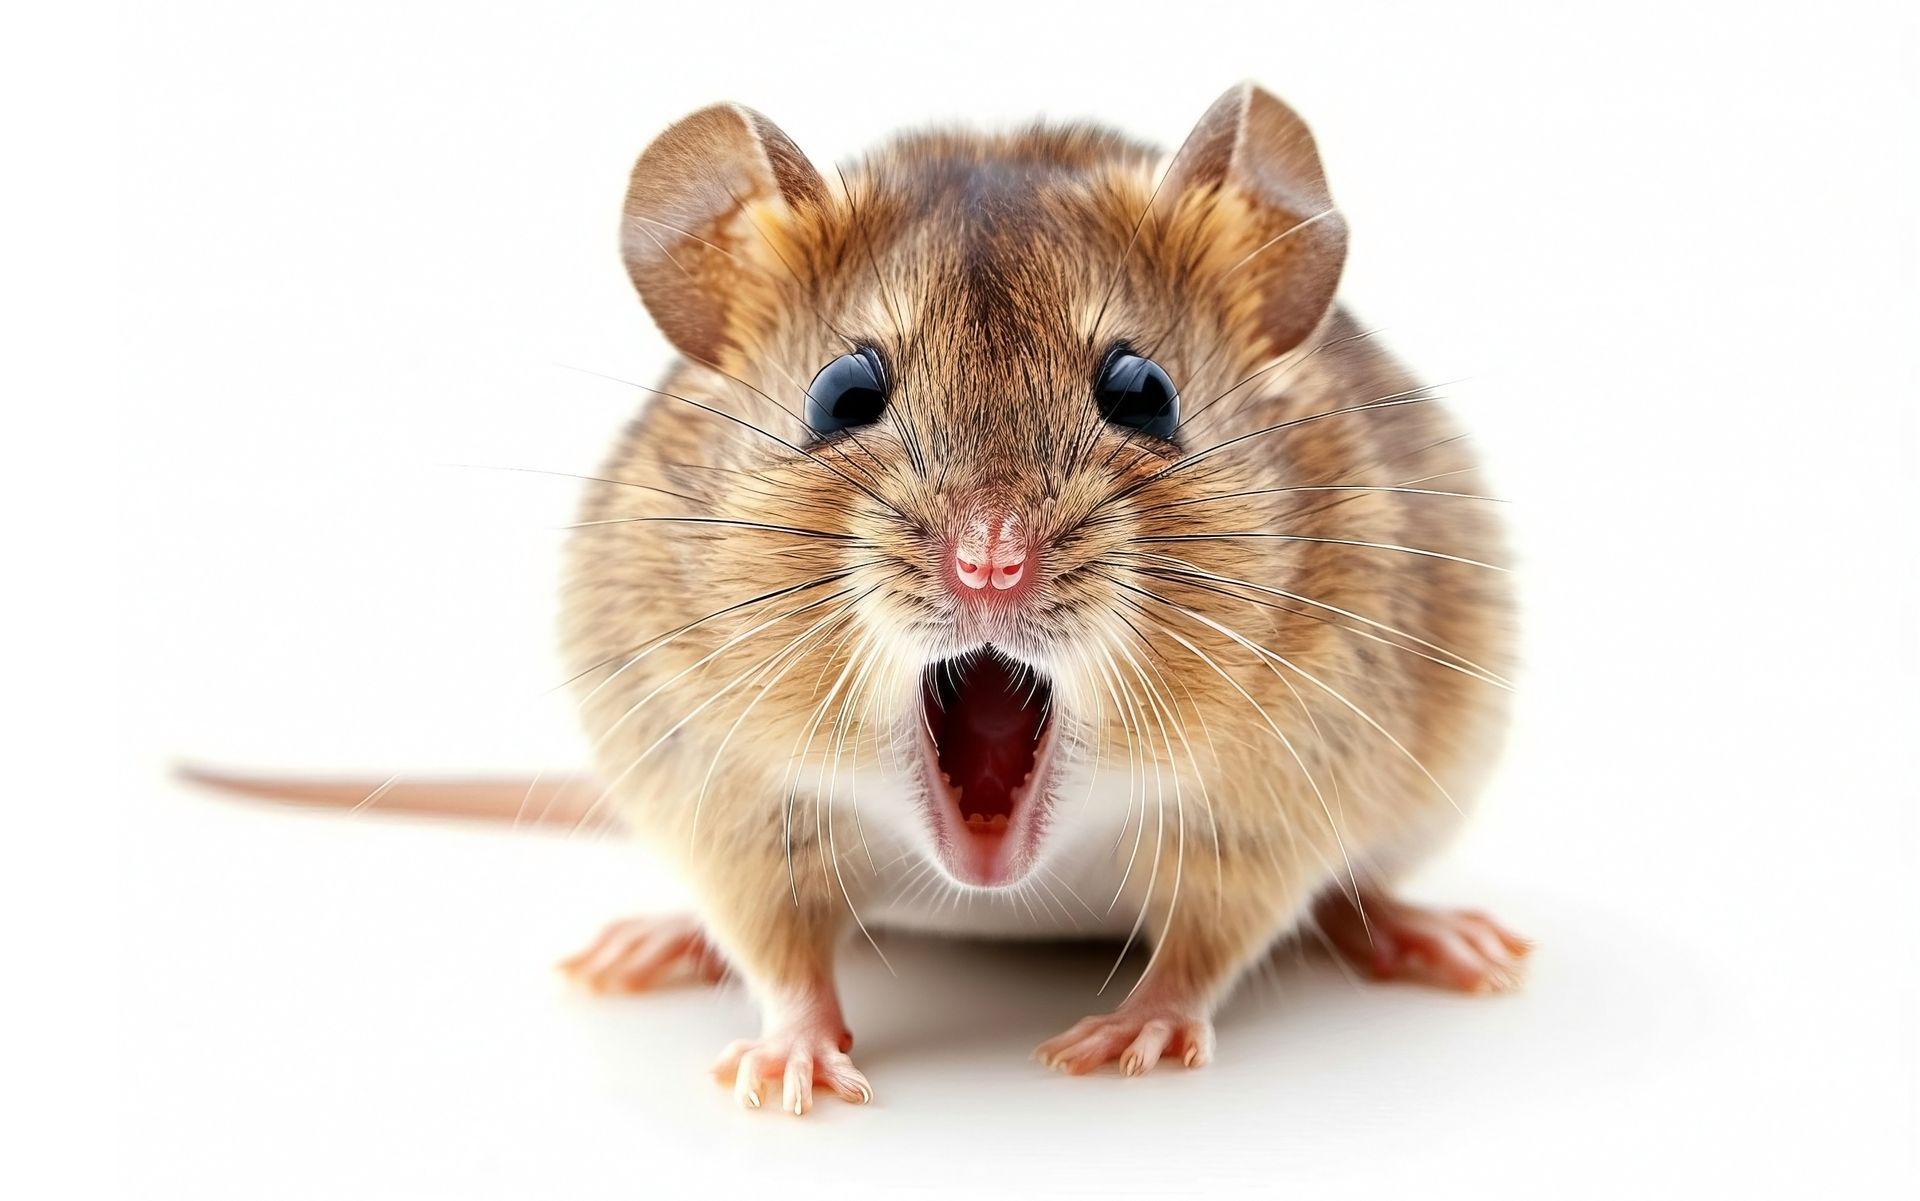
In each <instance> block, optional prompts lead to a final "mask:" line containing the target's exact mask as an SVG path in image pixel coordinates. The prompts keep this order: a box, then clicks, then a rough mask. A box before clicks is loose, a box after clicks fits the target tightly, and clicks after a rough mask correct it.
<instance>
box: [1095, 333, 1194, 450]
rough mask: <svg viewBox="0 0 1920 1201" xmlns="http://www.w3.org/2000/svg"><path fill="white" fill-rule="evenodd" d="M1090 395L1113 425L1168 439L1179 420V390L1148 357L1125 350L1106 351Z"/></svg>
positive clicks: (1171, 437) (1171, 436)
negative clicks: (1102, 364) (1104, 364)
mask: <svg viewBox="0 0 1920 1201" xmlns="http://www.w3.org/2000/svg"><path fill="white" fill-rule="evenodd" d="M1093 395H1094V399H1095V400H1097V401H1098V402H1099V403H1100V413H1101V415H1102V416H1104V417H1105V418H1106V419H1107V420H1108V421H1111V422H1112V423H1113V424H1115V425H1124V426H1126V427H1127V428H1128V429H1135V430H1139V431H1140V432H1141V433H1144V434H1152V435H1153V436H1154V437H1156V438H1163V439H1166V440H1168V441H1171V440H1172V439H1173V431H1174V427H1175V426H1177V425H1179V424H1180V393H1179V392H1177V391H1176V390H1175V389H1174V386H1173V380H1172V379H1170V378H1168V376H1167V373H1166V372H1165V371H1163V370H1161V368H1160V364H1158V363H1156V362H1154V361H1153V360H1152V359H1148V358H1143V357H1141V356H1140V355H1137V354H1129V353H1127V352H1126V351H1125V350H1121V351H1117V352H1115V353H1114V354H1111V355H1108V356H1107V363H1106V366H1104V367H1102V368H1101V369H1100V381H1099V383H1098V384H1096V385H1095V387H1094V393H1093Z"/></svg>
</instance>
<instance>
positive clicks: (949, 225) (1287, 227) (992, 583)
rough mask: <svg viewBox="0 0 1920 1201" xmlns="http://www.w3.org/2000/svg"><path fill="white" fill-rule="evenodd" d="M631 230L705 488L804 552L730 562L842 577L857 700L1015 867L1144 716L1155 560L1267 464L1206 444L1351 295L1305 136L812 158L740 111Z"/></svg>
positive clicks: (625, 228)
mask: <svg viewBox="0 0 1920 1201" xmlns="http://www.w3.org/2000/svg"><path fill="white" fill-rule="evenodd" d="M621 246H622V251H623V254H624V257H625V261H626V266H627V270H628V272H629V274H630V276H631V277H632V279H633V282H634V285H635V287H636V288H637V289H638V290H639V292H640V295H641V298H642V299H643V300H644V301H645V303H646V306H647V308H648V310H649V311H650V312H651V313H652V315H653V317H654V319H655V321H656V322H657V323H658V324H659V326H660V328H661V330H662V331H664V332H665V334H666V335H667V337H668V338H669V339H671V340H672V342H673V343H674V345H675V346H676V347H677V348H678V349H679V350H680V351H681V353H682V354H683V355H684V356H685V357H686V358H687V359H688V360H689V362H690V363H691V364H692V365H693V366H692V367H691V368H690V369H689V370H688V372H686V373H683V375H682V376H681V377H680V378H681V380H682V381H683V382H682V383H680V384H679V385H677V386H678V387H680V388H681V389H682V390H683V391H687V392H689V395H687V396H686V397H685V399H690V400H693V401H697V402H698V405H699V406H700V407H702V408H706V409H709V410H712V411H715V412H717V414H719V415H720V416H716V415H715V412H710V413H708V414H704V415H702V416H703V419H704V420H708V421H710V422H711V423H712V425H713V426H714V427H716V428H715V429H714V430H713V436H714V437H716V438H720V437H723V436H726V435H729V434H739V435H741V436H739V437H737V438H733V439H732V442H733V443H736V444H737V449H736V450H735V451H734V452H733V458H732V459H731V461H729V462H727V463H726V467H727V468H729V469H730V470H731V474H727V475H709V476H708V477H707V478H704V479H703V480H701V481H699V482H698V484H699V486H700V487H701V488H702V489H703V496H704V497H705V498H707V499H709V500H710V502H711V504H712V505H713V507H714V508H715V510H716V511H718V512H721V513H723V514H724V515H726V516H727V517H729V518H733V519H738V520H741V521H755V522H762V523H767V524H770V525H771V524H777V525H779V526H782V527H786V528H788V529H791V530H794V531H804V532H805V534H804V536H805V537H806V538H808V539H810V541H809V544H808V545H807V546H806V547H804V548H801V549H800V551H799V552H798V553H793V554H784V555H768V554H766V553H765V548H764V546H756V547H755V548H754V549H752V550H751V551H742V552H741V553H742V554H743V555H750V556H752V558H751V560H750V561H746V562H742V563H741V564H738V565H736V570H737V571H738V573H739V577H740V578H741V579H742V580H745V581H752V582H754V583H755V584H757V585H758V586H759V587H760V588H765V587H768V586H771V585H772V584H774V583H778V582H779V581H778V580H775V579H774V578H773V577H774V576H777V575H779V574H780V573H781V572H790V573H792V576H793V579H792V581H791V582H793V583H794V584H795V585H796V586H799V585H802V584H805V582H806V581H807V580H808V579H810V578H814V577H820V578H826V577H831V578H832V580H833V581H834V584H835V587H836V588H838V589H839V590H840V591H841V592H842V593H843V594H844V597H845V599H844V600H843V601H842V602H840V603H841V604H842V605H843V607H844V609H845V612H846V615H847V620H848V621H849V622H850V623H851V624H852V626H853V627H854V631H853V632H854V634H855V638H854V639H853V640H852V643H853V645H854V646H856V647H857V648H858V654H859V655H860V656H862V657H863V658H864V660H865V661H863V662H862V663H861V664H860V665H859V667H858V668H857V669H856V671H855V672H854V674H853V675H852V676H851V677H850V678H851V679H852V681H853V682H852V683H851V684H849V685H848V687H849V689H850V690H851V689H858V690H863V691H865V692H866V693H867V695H866V696H864V697H862V698H861V699H860V701H859V702H858V703H856V704H854V705H852V706H851V707H849V708H846V709H845V710H844V712H845V713H846V714H849V715H851V714H856V713H864V714H866V715H867V716H866V717H865V719H864V720H865V722H866V724H868V725H869V726H871V727H872V730H873V733H874V734H875V736H876V737H877V738H878V739H879V740H880V741H881V742H882V743H883V744H884V745H887V746H889V747H891V748H893V749H894V750H895V751H897V752H899V753H900V754H901V755H902V756H904V760H905V762H907V763H908V764H909V766H910V767H911V769H912V771H913V772H914V775H915V777H916V779H918V780H919V782H920V784H921V785H922V788H921V789H920V791H922V792H923V793H924V794H925V802H926V803H925V813H924V814H923V815H922V817H923V818H924V820H923V821H922V823H921V824H922V828H923V830H924V833H925V835H926V836H927V837H928V838H930V839H931V840H932V841H933V843H934V845H935V846H936V847H937V849H938V851H939V855H938V859H939V861H940V862H941V863H942V864H943V865H944V866H945V868H946V870H947V871H948V873H949V874H950V875H951V876H952V877H953V878H954V879H956V880H959V881H961V882H963V883H968V884H974V885H981V886H997V885H1006V884H1011V883H1014V882H1016V881H1018V880H1019V879H1021V878H1022V877H1023V876H1024V875H1025V874H1026V873H1027V872H1029V871H1030V870H1031V869H1032V867H1033V865H1034V863H1035V862H1036V860H1037V858H1038V856H1039V854H1040V851H1041V850H1042V849H1043V845H1044V832H1045V829H1046V827H1047V825H1048V813H1049V808H1050V798H1051V796H1052V794H1053V792H1054V791H1055V789H1056V787H1057V786H1058V784H1059V782H1060V781H1062V780H1064V779H1065V778H1066V777H1067V776H1068V775H1069V774H1070V773H1071V772H1073V771H1074V770H1091V767H1090V765H1089V764H1088V762H1087V761H1088V760H1089V759H1090V758H1091V757H1092V756H1093V755H1094V753H1095V752H1094V750H1093V749H1092V748H1094V747H1095V746H1097V745H1100V744H1101V743H1102V739H1103V731H1102V727H1103V726H1104V725H1108V724H1111V723H1119V724H1121V725H1123V726H1128V727H1138V726H1139V725H1140V724H1141V723H1142V722H1143V721H1145V720H1147V719H1146V718H1145V717H1144V716H1143V713H1144V710H1141V709H1140V708H1138V707H1137V706H1135V705H1133V704H1130V703H1129V701H1128V700H1126V699H1124V696H1126V695H1130V693H1129V692H1128V690H1127V688H1126V685H1125V683H1120V684H1118V685H1117V686H1116V680H1115V673H1116V672H1119V671H1121V670H1122V668H1121V667H1120V666H1119V665H1122V664H1127V663H1137V662H1138V661H1139V651H1140V650H1142V649H1143V647H1142V643H1143V641H1144V640H1145V639H1146V637H1147V635H1146V631H1147V629H1148V628H1149V626H1150V625H1151V624H1152V621H1151V618H1150V616H1149V614H1148V610H1149V609H1150V608H1151V606H1152V602H1151V600H1150V599H1148V597H1147V596H1146V595H1145V593H1144V591H1143V590H1142V588H1141V579H1140V575H1139V569H1140V567H1141V565H1142V563H1143V562H1145V561H1146V560H1145V559H1143V556H1146V555H1151V554H1153V553H1154V547H1155V540H1160V541H1162V542H1164V540H1165V539H1166V537H1167V536H1174V537H1178V536H1179V535H1181V534H1183V533H1192V532H1196V531H1202V532H1203V531H1205V530H1207V529H1210V528H1228V527H1231V526H1232V525H1233V524H1234V522H1235V521H1236V519H1237V520H1241V521H1244V520H1246V517H1245V516H1244V513H1245V509H1244V506H1243V505H1238V504H1236V503H1234V502H1232V501H1231V500H1228V501H1226V502H1225V503H1219V504H1214V503H1209V504H1205V505H1201V504H1195V503H1189V502H1193V501H1195V500H1196V499H1208V498H1215V499H1217V498H1219V497H1220V496H1221V495H1222V494H1226V493H1233V492H1236V491H1245V490H1250V489H1255V488H1258V487H1259V485H1260V481H1261V479H1262V478H1263V476H1269V475H1270V472H1271V469H1270V468H1269V469H1268V471H1267V472H1265V473H1263V472H1260V471H1258V470H1257V468H1258V467H1259V466H1260V462H1259V460H1260V458H1261V456H1259V455H1254V456H1245V455H1219V456H1214V457H1213V458H1212V460H1211V461H1207V462H1202V461H1201V459H1202V457H1203V456H1202V455H1201V454H1200V453H1199V452H1200V451H1201V450H1203V449H1204V448H1205V447H1207V446H1209V445H1211V444H1213V443H1216V442H1218V441H1219V440H1220V438H1221V436H1222V434H1223V432H1228V431H1230V430H1231V428H1232V427H1231V424H1230V423H1228V422H1226V421H1223V420H1222V419H1223V418H1225V417H1227V416H1229V415H1230V414H1231V412H1232V410H1233V407H1234V401H1235V399H1236V397H1235V389H1236V384H1237V383H1239V382H1241V381H1244V380H1246V379H1247V377H1248V376H1249V375H1250V374H1252V373H1255V372H1258V371H1260V370H1261V369H1263V368H1267V367H1270V366H1271V365H1273V364H1275V363H1276V361H1277V360H1279V359H1281V358H1282V357H1283V356H1287V355H1289V353H1290V352H1295V353H1297V352H1299V351H1300V350H1301V349H1302V348H1303V347H1305V346H1307V345H1308V344H1309V343H1310V339H1311V338H1312V336H1313V335H1314V333H1315V331H1316V330H1317V329H1319V328H1320V326H1321V325H1322V322H1323V321H1324V320H1325V318H1326V317H1327V314H1328V313H1329V311H1330V309H1331V306H1332V303H1333V295H1334V289H1335V285H1336V283H1337V282H1338V280H1339V277H1340V271H1341V266H1342V262H1343V260H1344V257H1345V250H1346V229H1345V224H1344V222H1343V221H1342V220H1341V218H1340V216H1339V214H1338V212H1337V211H1336V210H1335V209H1334V207H1333V202H1332V198H1331V196H1330V194H1329V192H1328V190H1327V185H1326V181H1325V178H1324V176H1323V174H1322V171H1321V166H1320V160H1319V156H1318V153H1317V152H1316V149H1315V146H1314V142H1313V138H1312V136H1311V135H1310V134H1309V133H1308V131H1307V128H1306V126H1305V125H1304V124H1303V123H1302V122H1301V120H1300V119H1299V118H1298V117H1297V116H1296V115H1295V114H1294V113H1293V112H1292V110H1290V109H1289V108H1287V107H1286V106H1285V105H1284V104H1282V103H1280V102H1279V101H1278V100H1276V99H1274V98H1273V97H1272V96H1270V95H1268V94H1267V93H1266V92H1264V91H1261V90H1260V89H1258V88H1256V87H1252V86H1241V87H1238V88H1235V89H1233V90H1232V91H1230V92H1228V93H1227V94H1226V95H1224V96H1222V97H1221V98H1220V99H1219V100H1218V101H1217V102H1216V103H1215V104H1214V105H1213V106H1212V107H1211V108H1209V109H1208V110H1207V112H1206V113H1205V115H1204V116H1203V117H1202V118H1201V119H1200V122H1199V124H1198V125H1197V126H1196V127H1195V128H1194V130H1193V132H1192V134H1191V135H1190V136H1189V137H1188V138H1187V139H1186V141H1185V142H1184V144H1183V145H1182V146H1181V147H1180V149H1179V150H1178V152H1177V153H1176V154H1174V155H1173V156H1172V157H1171V158H1170V159H1166V158H1163V157H1162V156H1159V155H1157V154H1155V153H1153V152H1152V151H1150V150H1148V149H1146V148H1143V147H1141V146H1139V145H1136V144H1134V143H1132V142H1129V141H1127V140H1125V139H1123V138H1121V137H1118V136H1116V135H1114V134H1111V133H1107V132H1104V131H1099V130H1093V129H1088V128H1079V127H1041V128H1033V129H1029V130H1025V131H1021V132H1015V133H1010V134H1001V135H971V134H951V133H932V134H922V135H914V136H909V137H906V138H904V139H901V140H899V141H896V142H894V143H892V144H891V145H889V146H887V147H886V148H884V149H882V150H881V151H880V152H878V153H877V154H875V155H873V156H872V157H870V158H869V159H867V160H865V161H863V162H861V163H860V164H858V165H857V166H856V167H855V168H853V169H851V170H849V171H847V172H844V173H843V172H837V171H836V172H833V173H832V174H831V175H823V174H822V173H821V172H820V171H818V170H817V169H816V168H815V167H814V166H813V165H812V164H811V163H810V162H809V161H808V159H807V158H806V157H805V156H804V155H803V154H802V153H801V152H800V151H799V149H798V148H797V147H796V146H795V145H794V144H793V142H792V141H790V140H789V139H788V138H787V136H786V135H785V134H783V133H782V132H781V131H780V130H779V129H778V128H776V127H775V126H774V125H773V124H772V123H771V122H769V121H768V120H767V119H766V118H764V117H762V116H760V115H759V114H757V113H755V112H752V111H751V110H748V109H745V108H741V107H738V106H734V105H721V106H716V107H713V108H709V109H705V110H702V111H701V112H698V113H695V114H693V115H692V116H690V117H687V118H686V119H685V120H683V121H681V122H680V123H679V124H677V125H675V126H673V127H672V128H671V129H669V130H668V131H667V132H666V133H664V134H662V135H661V136H660V137H659V139H658V140H656V141H655V142H654V143H653V144H652V145H651V146H650V147H649V148H648V149H647V151H646V152H645V154H644V155H643V156H642V157H641V159H640V161H639V163H638V164H637V165H636V166H635V168H634V171H633V176H632V182H631V186H630V187H629V189H628V192H627V198H626V206H625V211H624V220H623V223H622V227H621ZM661 403H670V402H661ZM1216 406H1218V407H1217V408H1216ZM722 417H724V419H722ZM729 421H730V422H731V423H733V425H734V427H735V428H733V429H728V428H727V426H728V424H729ZM1209 427H1211V428H1209ZM727 481H736V482H734V483H729V482H727ZM1237 515H1238V516H1237ZM1143 539H1146V540H1147V541H1143ZM1204 553H1205V552H1199V551H1196V552H1195V554H1194V555H1183V557H1185V558H1188V559H1190V560H1192V561H1193V562H1196V563H1201V562H1203V561H1204V559H1203V556H1204ZM1133 670H1138V669H1137V668H1134V669H1133ZM805 674H807V675H809V676H811V675H812V673H805ZM824 682H825V681H823V683H824ZM846 720H848V721H851V720H853V719H852V717H851V716H849V717H848V718H847V719H846Z"/></svg>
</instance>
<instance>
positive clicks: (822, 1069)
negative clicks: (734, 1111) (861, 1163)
mask: <svg viewBox="0 0 1920 1201" xmlns="http://www.w3.org/2000/svg"><path fill="white" fill-rule="evenodd" d="M844 1039H845V1034H844V1033H843V1032H842V1031H840V1030H838V1029H830V1028H828V1027H826V1026H820V1027H818V1028H815V1027H814V1026H811V1025H809V1026H807V1027H805V1028H802V1029H791V1028H790V1029H788V1030H785V1031H781V1032H777V1033H774V1034H769V1035H765V1036H763V1037H761V1038H743V1039H739V1040H737V1041H735V1042H732V1043H729V1044H727V1047H726V1049H725V1050H723V1051H721V1052H720V1057H719V1058H718V1059H716V1060H715V1061H714V1064H713V1073H714V1075H715V1077H717V1078H718V1079H720V1080H721V1081H726V1080H727V1079H729V1078H731V1079H732V1082H733V1095H734V1099H735V1100H736V1101H737V1102H738V1103H739V1104H740V1106H741V1107H742V1108H745V1109H760V1108H762V1106H763V1104H764V1102H765V1101H766V1100H767V1098H769V1097H771V1096H772V1091H771V1090H772V1082H773V1081H776V1080H778V1081H779V1082H780V1108H781V1109H782V1110H784V1111H785V1112H787V1113H790V1114H792V1115H794V1116H795V1117H804V1116H806V1114H807V1113H808V1112H809V1111H811V1110H812V1109H813V1090H814V1086H815V1085H825V1086H826V1087H827V1088H828V1089H830V1090H832V1092H833V1094H834V1095H835V1096H837V1097H839V1098H840V1099H841V1100H843V1101H846V1102H848V1103H849V1104H853V1105H867V1104H871V1103H872V1101H873V1086H872V1085H871V1084H868V1083H867V1078H866V1076H864V1075H862V1074H861V1072H860V1069H859V1068H856V1067H854V1066H853V1059H852V1057H850V1056H849V1055H848V1054H847V1053H846V1052H845V1051H843V1050H841V1049H840V1047H841V1045H842V1042H843V1040H844Z"/></svg>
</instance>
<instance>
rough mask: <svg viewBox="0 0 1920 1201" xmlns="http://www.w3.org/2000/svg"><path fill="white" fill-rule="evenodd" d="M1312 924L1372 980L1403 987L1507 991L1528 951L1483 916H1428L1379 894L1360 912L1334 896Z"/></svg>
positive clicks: (1446, 912)
mask: <svg viewBox="0 0 1920 1201" xmlns="http://www.w3.org/2000/svg"><path fill="white" fill-rule="evenodd" d="M1314 918H1315V920H1316V921H1317V922H1318V923H1319V926H1320V929H1321V930H1322V931H1323V932H1324V933H1325V934H1326V936H1327V938H1328V940H1329V941H1330V942H1331V943H1332V944H1333V947H1334V949H1335V950H1337V951H1338V952H1339V953H1340V954H1341V955H1342V956H1343V957H1345V958H1346V959H1347V960H1348V961H1349V962H1351V963H1352V964H1353V965H1354V966H1356V967H1358V968H1360V969H1361V970H1362V971H1364V972H1367V973H1369V974H1370V975H1372V976H1373V977H1374V979H1376V980H1405V981H1411V982H1413V983H1416V984H1431V985H1434V986H1435V987H1438V988H1449V989H1454V990H1456V991H1459V992H1470V993H1492V992H1511V991H1512V990H1514V989H1516V988H1518V987H1519V986H1520V981H1521V979H1522V977H1523V975H1524V963H1523V961H1524V960H1525V959H1526V957H1527V952H1529V951H1531V950H1532V949H1533V944H1532V943H1529V942H1528V941H1527V940H1526V939H1524V938H1521V937H1520V936H1519V935H1517V934H1514V933H1513V932H1511V931H1509V930H1507V929H1506V928H1504V927H1502V926H1501V925H1500V924H1499V923H1497V922H1495V921H1494V920H1493V919H1492V918H1490V917H1488V916H1487V915H1486V914H1484V913H1475V912H1472V911H1469V910H1459V909H1428V908H1425V907H1423V906H1420V905H1411V904H1408V903H1407V902H1405V901H1399V900H1395V899H1394V898H1392V897H1389V896H1386V895H1385V894H1382V893H1373V892H1368V893H1363V894H1362V896H1361V899H1360V903H1359V905H1355V903H1354V902H1353V900H1352V898H1350V897H1348V896H1347V895H1346V894H1345V893H1341V892H1335V893H1333V894H1332V895H1330V896H1328V897H1326V898H1325V899H1323V900H1322V901H1321V902H1320V903H1319V904H1318V905H1317V906H1315V908H1314Z"/></svg>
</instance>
